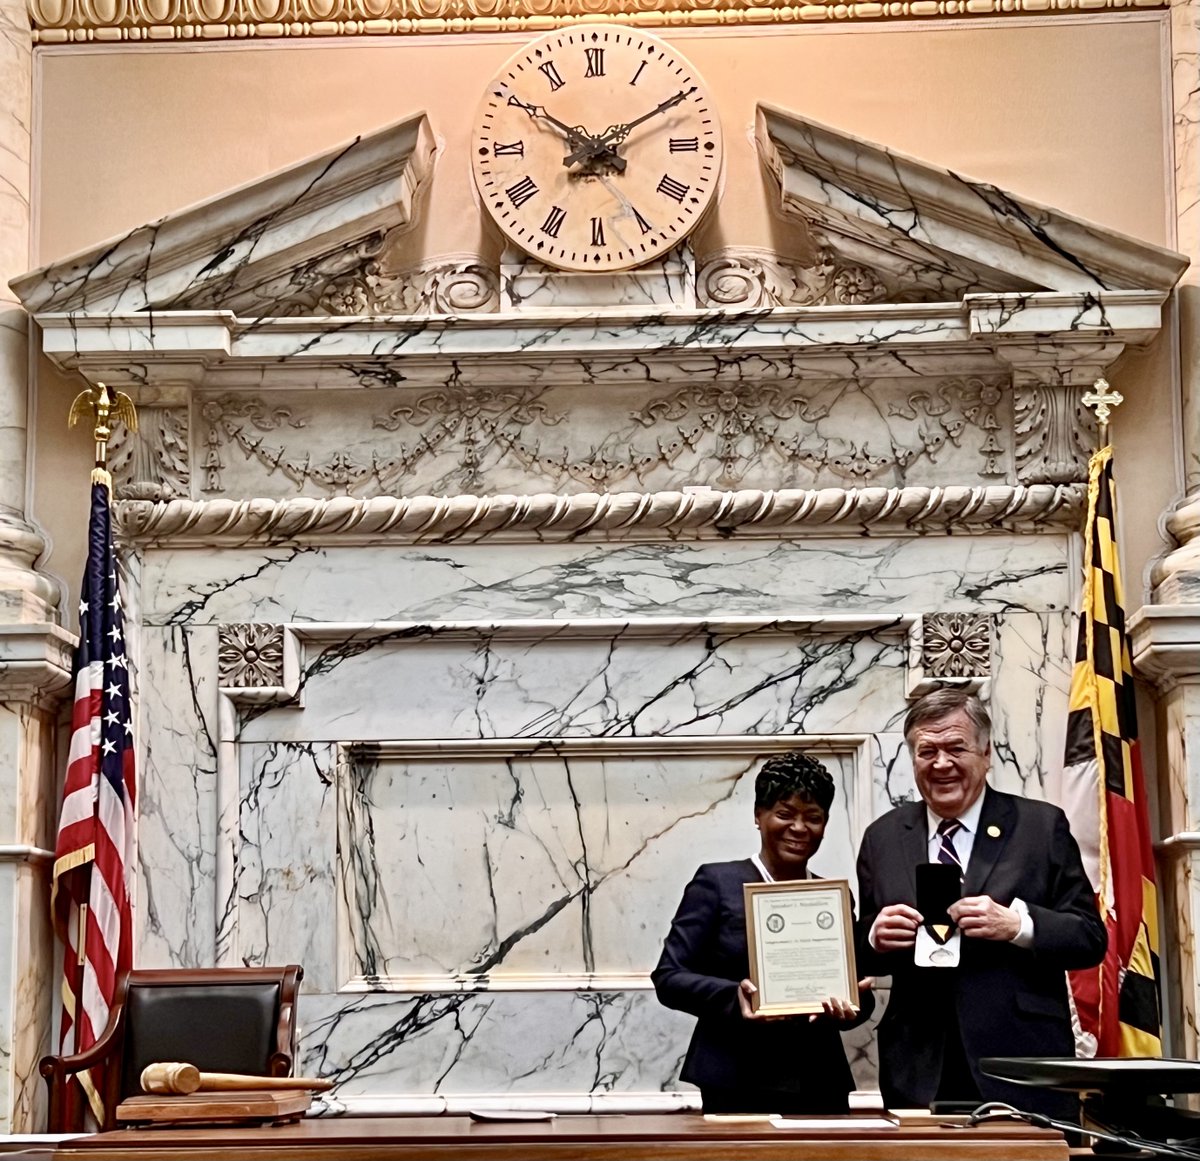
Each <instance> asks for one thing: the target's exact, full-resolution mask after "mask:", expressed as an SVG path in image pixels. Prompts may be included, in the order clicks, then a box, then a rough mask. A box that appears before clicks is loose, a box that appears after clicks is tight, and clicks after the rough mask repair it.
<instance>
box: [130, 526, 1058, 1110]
mask: <svg viewBox="0 0 1200 1161" xmlns="http://www.w3.org/2000/svg"><path fill="white" fill-rule="evenodd" d="M1069 548H1070V542H1069V538H1067V537H1065V536H1061V535H1051V534H1044V535H1040V536H1024V537H1022V536H1016V535H1003V534H997V535H990V536H977V537H961V538H956V537H948V538H921V537H914V538H908V539H904V538H897V539H878V540H848V539H827V540H812V539H808V540H793V541H786V540H779V541H772V540H761V541H733V542H729V543H724V542H703V541H696V542H690V543H669V544H639V543H626V544H612V543H609V544H606V543H591V544H556V545H555V544H543V545H520V544H477V545H445V546H428V545H426V546H419V547H408V548H405V547H399V546H389V547H357V548H340V549H335V548H326V547H311V548H306V547H292V548H266V549H261V550H257V549H250V548H243V549H233V548H231V549H226V550H223V551H221V552H219V553H217V552H212V551H206V550H203V549H185V548H174V549H172V548H146V549H143V550H141V552H140V553H139V554H138V555H137V556H136V557H135V558H134V559H131V561H130V565H131V568H130V583H131V587H134V588H135V589H136V593H137V601H136V604H137V610H136V612H137V617H138V619H139V621H140V659H139V664H138V672H137V682H138V688H139V690H140V705H141V715H142V722H143V731H144V733H143V736H144V737H146V738H148V739H149V742H148V744H147V745H146V746H145V752H144V755H143V761H142V767H141V769H142V791H141V826H140V840H141V860H142V872H143V882H142V888H141V899H142V907H141V909H140V923H141V933H140V936H139V945H140V962H141V963H142V964H143V965H146V966H149V965H150V964H153V963H162V964H188V963H213V962H230V963H234V962H249V963H259V962H289V961H297V962H301V963H303V964H304V966H305V970H306V981H305V994H304V999H303V1004H302V1009H301V1019H302V1024H303V1028H304V1035H303V1051H304V1055H305V1067H306V1068H309V1069H312V1070H314V1071H317V1072H319V1073H320V1074H322V1075H328V1076H331V1077H333V1078H335V1079H336V1080H337V1082H338V1087H337V1090H336V1092H335V1096H334V1098H333V1101H332V1103H331V1107H335V1108H336V1107H343V1108H348V1109H351V1110H357V1111H364V1110H369V1109H378V1110H383V1109H398V1108H407V1109H415V1108H442V1107H447V1105H449V1106H450V1107H462V1105H463V1104H471V1103H478V1102H479V1101H480V1100H482V1099H484V1098H486V1097H489V1096H490V1097H492V1098H496V1099H503V1100H507V1101H517V1102H519V1101H522V1100H524V1101H525V1102H527V1103H536V1104H545V1103H547V1102H550V1101H551V1100H553V1101H557V1102H558V1105H559V1107H564V1108H566V1107H570V1108H581V1107H588V1105H589V1103H592V1102H595V1103H596V1104H597V1105H598V1106H602V1107H607V1108H623V1107H628V1108H635V1107H636V1108H649V1107H673V1106H675V1105H678V1104H679V1103H680V1102H681V1101H686V1100H687V1099H689V1098H686V1097H681V1096H678V1095H672V1094H675V1093H676V1092H677V1087H678V1086H677V1079H676V1077H677V1070H678V1067H679V1065H680V1062H681V1059H682V1054H683V1051H684V1048H685V1047H686V1043H687V1037H688V1035H689V1028H690V1020H689V1019H688V1018H687V1017H683V1016H681V1015H680V1014H678V1013H672V1012H668V1011H666V1010H664V1009H662V1008H660V1007H659V1006H658V1004H657V1003H656V1001H655V999H654V995H653V992H652V991H651V990H650V989H649V984H648V979H647V973H648V971H649V969H650V968H651V967H652V966H653V964H654V962H655V960H656V959H657V955H658V950H659V948H660V946H661V940H662V937H663V935H664V934H665V932H666V928H667V925H668V923H669V921H670V916H671V914H672V912H673V910H674V907H675V905H676V903H677V901H678V898H679V895H680V893H681V891H682V888H683V886H684V884H685V883H686V881H687V879H688V878H689V877H690V875H691V873H692V871H693V870H694V868H695V866H696V865H697V864H698V863H699V862H702V861H705V860H711V859H720V858H733V857H742V856H745V855H748V854H750V853H753V851H754V850H755V849H756V848H757V836H756V833H755V831H754V829H753V820H752V806H753V788H752V784H751V783H752V775H753V772H754V770H755V768H756V766H757V764H758V760H759V758H760V756H761V755H764V754H766V753H770V752H773V751H776V750H779V749H781V748H787V747H788V746H790V745H792V744H794V743H800V744H805V745H810V746H811V747H812V748H813V749H814V750H816V751H817V752H818V753H819V754H820V755H821V756H822V757H823V759H824V760H826V761H827V763H828V764H829V766H830V768H831V770H833V771H834V773H835V776H836V778H837V781H838V786H839V794H838V801H837V803H836V805H835V807H834V812H833V819H832V823H831V826H830V830H829V833H828V836H827V839H826V844H825V847H824V848H823V850H822V852H821V853H820V855H819V857H818V859H817V860H816V862H817V868H818V869H819V870H820V871H821V872H822V873H824V874H826V875H830V876H846V877H850V878H851V879H852V878H853V865H854V852H855V847H856V844H857V839H858V836H859V834H860V833H861V830H862V828H863V827H864V826H865V825H866V823H867V822H868V821H870V819H871V818H872V817H874V816H875V815H876V814H878V813H879V812H881V811H883V810H885V809H887V808H888V806H889V805H891V804H892V803H895V802H897V801H900V800H902V799H904V798H906V797H909V796H911V795H912V793H913V787H912V780H911V770H910V768H909V765H908V760H907V754H906V752H905V751H904V748H903V746H902V742H901V739H900V737H899V735H898V733H897V723H898V720H899V717H900V716H901V715H902V714H903V712H904V708H905V695H906V691H908V690H909V689H910V687H911V683H912V677H913V675H912V671H911V668H910V661H911V656H910V636H911V632H912V629H913V625H914V624H915V623H916V621H917V619H918V618H919V617H920V616H921V615H922V614H927V613H932V612H936V611H955V610H963V611H972V612H981V613H986V614H988V615H989V616H990V617H991V618H992V650H991V665H992V669H993V672H994V676H993V678H992V681H991V688H992V697H993V703H994V710H995V712H996V720H997V725H996V755H997V764H996V771H995V781H996V782H997V784H998V785H1001V786H1003V787H1005V788H1009V789H1016V790H1021V791H1023V792H1025V793H1029V794H1033V795H1041V794H1042V793H1043V784H1044V780H1045V778H1046V775H1047V773H1048V772H1049V770H1050V769H1051V767H1052V766H1054V765H1055V764H1056V762H1057V760H1058V755H1059V754H1060V753H1061V746H1062V730H1063V726H1064V723H1065V704H1066V687H1067V682H1068V678H1069V673H1070V660H1069V659H1070V656H1071V652H1072V645H1071V642H1070V639H1069V638H1070V631H1069V622H1070V615H1069V609H1070V605H1071V593H1070V588H1071V582H1070V570H1069V566H1068V557H1069ZM348 609H352V610H353V612H354V620H353V622H350V621H348V620H347V618H346V610H348ZM246 622H257V623H259V624H261V625H279V624H286V625H288V626H289V627H290V628H289V634H290V638H291V639H292V640H294V642H295V647H296V649H297V653H298V666H297V670H296V673H295V675H294V680H293V681H292V686H291V689H292V690H294V696H289V695H288V693H287V692H286V691H285V690H282V689H281V690H279V691H278V692H276V693H272V692H271V691H270V690H269V689H267V690H265V691H264V689H263V688H260V689H258V690H255V689H254V688H252V687H254V686H259V687H270V686H280V685H282V684H283V681H282V679H281V678H280V677H279V675H278V673H277V674H275V675H274V676H272V674H271V673H270V672H268V670H270V669H271V666H272V665H275V664H276V662H277V661H278V658H276V657H274V656H273V657H272V658H271V659H270V660H269V661H263V660H261V659H260V660H259V661H255V660H254V659H253V658H252V659H250V660H249V661H248V660H247V655H244V654H243V655H242V656H240V657H238V658H234V657H233V656H232V654H231V652H230V644H229V641H230V636H229V630H228V628H225V629H223V628H222V627H223V626H224V627H228V626H234V625H238V624H243V623H246ZM238 633H240V634H241V636H240V638H239V637H238ZM238 633H234V634H233V637H235V638H238V639H240V640H242V641H245V640H246V639H247V638H246V636H245V631H238ZM264 639H265V638H264ZM223 641H224V642H225V653H224V655H223V656H222V652H221V650H222V642H223ZM235 652H236V651H235ZM264 656H265V653H264ZM220 673H224V674H225V677H224V678H223V679H222V677H221V676H220V675H219V674H220ZM222 684H224V686H225V687H229V686H230V685H233V684H236V685H238V686H241V687H243V688H240V689H235V690H232V691H231V690H229V689H228V688H226V689H225V691H224V692H222ZM147 727H150V728H147ZM222 795H229V796H230V799H229V801H228V802H221V801H219V800H220V799H221V798H222ZM223 868H224V869H223ZM848 1040H852V1041H853V1043H852V1045H851V1047H852V1049H853V1055H854V1059H855V1064H856V1068H857V1069H858V1071H859V1075H860V1080H861V1082H862V1083H864V1084H870V1083H871V1080H872V1077H873V1064H872V1054H871V1052H870V1050H869V1041H870V1034H869V1031H860V1032H858V1033H856V1034H854V1036H853V1037H849V1038H848Z"/></svg>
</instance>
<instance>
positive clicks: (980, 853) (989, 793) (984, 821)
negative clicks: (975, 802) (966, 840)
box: [963, 786, 1016, 896]
mask: <svg viewBox="0 0 1200 1161" xmlns="http://www.w3.org/2000/svg"><path fill="white" fill-rule="evenodd" d="M1015 813H1016V812H1015V811H1014V810H1013V807H1012V803H1011V802H1009V801H1008V798H1007V797H1006V796H1005V795H1003V794H998V793H997V792H996V791H995V790H993V789H992V788H991V787H990V786H989V787H987V788H986V789H985V790H984V792H983V810H982V811H981V812H980V815H979V832H978V833H977V834H976V835H975V844H974V846H972V847H971V859H970V862H968V863H967V873H966V875H965V876H964V878H963V895H964V896H967V895H981V894H982V893H983V889H984V887H985V885H986V884H987V881H988V876H989V875H990V874H991V873H992V870H993V869H994V868H995V866H996V862H997V860H998V859H999V858H1000V855H1001V853H1002V852H1003V850H1004V847H1005V845H1006V844H1007V843H1008V840H1009V838H1010V837H1011V836H1012V833H1013V820H1014V816H1015Z"/></svg>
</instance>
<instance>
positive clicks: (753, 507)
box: [116, 484, 1084, 545]
mask: <svg viewBox="0 0 1200 1161" xmlns="http://www.w3.org/2000/svg"><path fill="white" fill-rule="evenodd" d="M1083 500H1084V485H1083V484H1030V485H1016V486H1013V485H996V486H980V487H958V486H954V487H940V488H853V489H842V488H820V489H815V490H807V489H798V488H792V489H783V490H779V491H759V490H756V489H744V490H741V491H735V492H718V491H715V490H708V489H704V490H696V491H689V492H650V493H641V492H614V493H604V494H600V493H595V492H585V493H582V494H578V495H572V496H556V495H551V494H546V493H541V494H538V495H532V496H508V495H495V496H411V497H406V498H401V497H395V496H377V497H374V498H372V499H369V500H360V499H355V498H354V497H339V498H337V499H332V500H317V499H310V498H307V497H300V498H296V499H288V500H263V499H259V500H199V501H197V500H168V501H165V502H163V501H159V502H155V501H150V500H123V501H120V502H119V503H118V504H117V506H116V514H117V523H118V528H119V531H120V534H121V536H122V537H123V538H124V539H125V540H126V541H129V542H133V543H155V542H159V543H161V542H164V541H170V542H172V543H173V544H178V543H181V542H184V543H187V542H191V543H194V544H204V545H210V544H246V543H279V542H296V541H302V542H316V541H327V542H336V543H338V544H355V543H370V544H377V543H397V544H415V543H428V542H431V541H451V540H467V541H480V540H517V541H543V540H544V541H554V540H574V539H579V538H585V537H586V538H588V539H609V540H624V539H643V540H651V539H653V540H670V539H674V538H676V537H679V538H685V539H691V538H697V537H728V536H733V535H737V536H774V537H779V536H788V535H813V534H821V535H829V534H834V535H848V536H860V535H862V534H864V533H873V534H877V535H879V534H914V533H917V534H919V533H933V532H949V531H955V532H969V533H987V532H1001V531H1003V532H1011V531H1039V530H1049V531H1064V530H1070V529H1073V528H1077V527H1078V526H1079V521H1080V519H1081V516H1082V512H1083Z"/></svg>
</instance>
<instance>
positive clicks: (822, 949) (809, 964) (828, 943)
mask: <svg viewBox="0 0 1200 1161" xmlns="http://www.w3.org/2000/svg"><path fill="white" fill-rule="evenodd" d="M743 891H744V894H745V900H746V943H747V945H748V948H749V951H750V980H751V982H752V983H753V984H754V986H755V988H756V989H757V990H756V992H755V993H754V995H753V997H752V998H751V1006H752V1007H753V1009H754V1011H755V1012H761V1013H762V1014H763V1015H766V1016H802V1015H806V1014H807V1015H812V1014H813V1013H818V1012H822V1011H823V1010H824V1008H823V1006H822V1003H823V1001H824V1000H825V998H826V997H827V996H837V997H839V998H841V999H844V1000H849V1001H850V1003H851V1005H852V1006H853V1007H854V1009H855V1010H856V1011H857V1010H858V1006H859V997H858V975H857V973H856V970H855V962H854V919H853V910H852V908H851V905H850V884H849V882H847V880H845V879H793V880H787V881H785V882H780V883H746V884H745V885H744V887H743Z"/></svg>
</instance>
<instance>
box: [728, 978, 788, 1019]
mask: <svg viewBox="0 0 1200 1161" xmlns="http://www.w3.org/2000/svg"><path fill="white" fill-rule="evenodd" d="M757 991H758V989H757V988H756V987H755V986H754V984H753V983H752V982H751V981H750V980H742V982H741V983H740V984H738V1007H739V1008H741V1010H742V1019H743V1020H787V1019H790V1017H788V1016H768V1015H767V1014H766V1013H765V1012H756V1011H755V1010H754V1008H753V1007H752V1005H751V1002H750V997H751V996H753V995H754V994H755V993H756V992H757Z"/></svg>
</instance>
